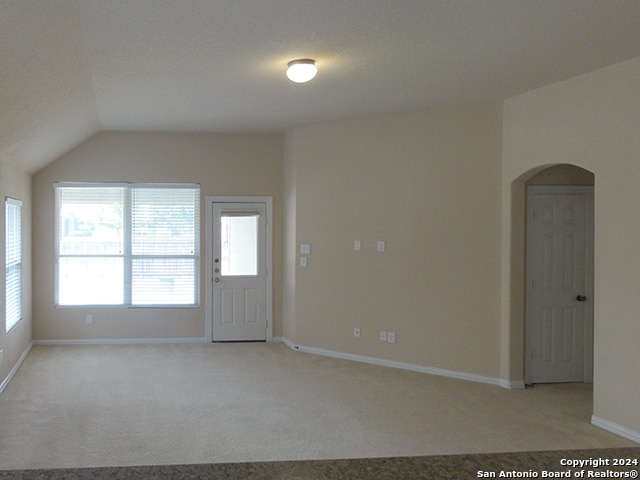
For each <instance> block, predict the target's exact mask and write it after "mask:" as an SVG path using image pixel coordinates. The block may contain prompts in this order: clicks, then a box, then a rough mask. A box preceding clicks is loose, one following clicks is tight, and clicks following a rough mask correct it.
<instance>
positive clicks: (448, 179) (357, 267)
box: [285, 105, 502, 378]
mask: <svg viewBox="0 0 640 480" xmlns="http://www.w3.org/2000/svg"><path fill="white" fill-rule="evenodd" d="M501 129H502V124H501V107H500V106H498V105H495V106H494V105H492V106H483V107H478V108H465V109H451V110H441V111H426V112H418V113H407V114H398V115H384V116H377V117H373V118H365V119H358V120H352V121H340V122H332V123H327V124H320V125H314V126H309V127H303V128H298V129H296V130H293V131H291V132H289V133H288V134H287V135H286V137H285V144H286V148H285V152H286V157H287V158H286V160H285V165H286V170H287V172H286V177H287V182H286V185H287V188H286V190H287V193H288V195H291V196H295V202H294V204H295V211H293V212H289V214H288V215H287V219H288V223H287V228H286V230H287V232H286V236H287V238H291V240H290V242H289V243H288V246H287V248H286V253H285V257H286V259H287V264H288V265H289V266H290V267H289V268H293V269H294V273H295V278H294V279H293V281H291V282H288V283H287V284H286V288H285V290H286V291H288V294H289V297H288V298H289V300H288V302H289V304H290V311H288V312H287V313H288V315H289V316H290V315H292V313H291V312H294V314H295V319H292V318H288V317H285V325H295V329H293V328H291V329H285V331H286V333H287V335H291V336H292V338H289V340H291V341H292V342H294V343H296V344H300V345H303V346H307V347H315V348H322V349H327V350H332V351H338V352H346V353H349V354H353V355H363V356H369V357H375V358H379V359H386V360H390V361H397V362H405V363H410V364H414V365H419V366H425V367H432V368H443V369H447V370H453V371H460V372H465V373H470V374H475V375H482V376H488V377H493V378H497V377H499V374H500V372H499V347H500V344H499V335H500V329H499V322H500V318H499V317H500V310H499V293H500V291H499V278H500V269H499V264H500V168H501V156H502V153H501ZM294 237H295V239H294ZM356 239H358V240H361V242H362V251H360V252H356V251H354V240H356ZM378 240H384V241H385V242H386V252H385V253H378V252H377V251H376V242H377V241H378ZM301 243H309V244H310V245H311V254H310V255H309V256H308V266H307V267H300V266H295V264H294V262H296V259H297V258H298V256H299V255H298V254H297V251H298V248H299V245H300V244H301ZM292 265H293V266H292ZM292 290H295V293H292ZM354 327H359V328H360V329H361V337H360V338H359V339H357V338H354V336H353V328H354ZM380 330H385V331H394V332H395V334H396V343H395V344H393V345H392V344H387V343H382V342H381V341H380V340H379V331H380Z"/></svg>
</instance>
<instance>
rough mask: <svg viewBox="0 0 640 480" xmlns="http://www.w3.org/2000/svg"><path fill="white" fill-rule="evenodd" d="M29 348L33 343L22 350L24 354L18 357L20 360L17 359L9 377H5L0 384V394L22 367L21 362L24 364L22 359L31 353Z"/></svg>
mask: <svg viewBox="0 0 640 480" xmlns="http://www.w3.org/2000/svg"><path fill="white" fill-rule="evenodd" d="M31 347H33V342H29V345H27V348H25V349H24V352H22V355H20V358H19V359H18V361H17V362H16V364H15V365H14V366H13V368H12V369H11V371H10V372H9V375H7V378H5V379H4V380H3V381H2V383H0V393H2V391H3V390H4V389H5V387H6V386H7V385H9V382H10V381H11V379H12V378H13V376H14V375H15V374H16V372H17V371H18V369H19V368H20V366H21V365H22V362H24V359H25V358H27V355H29V352H30V351H31Z"/></svg>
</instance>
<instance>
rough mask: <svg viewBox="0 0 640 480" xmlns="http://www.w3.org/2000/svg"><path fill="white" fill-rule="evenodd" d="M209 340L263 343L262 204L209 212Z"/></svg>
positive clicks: (265, 272) (264, 238) (230, 205)
mask: <svg viewBox="0 0 640 480" xmlns="http://www.w3.org/2000/svg"><path fill="white" fill-rule="evenodd" d="M211 212H212V221H211V227H212V232H211V238H212V241H211V248H212V251H211V257H212V260H211V261H212V264H211V266H210V267H211V278H212V283H211V288H212V295H211V299H212V305H211V308H212V310H213V311H212V319H213V320H212V323H213V326H212V340H213V341H214V342H220V341H223V342H224V341H264V340H266V339H267V326H268V325H267V316H268V315H267V275H268V270H267V267H268V265H267V229H266V225H267V221H268V220H267V214H266V204H265V203H262V202H233V203H232V202H228V203H227V202H214V203H213V204H212V208H211Z"/></svg>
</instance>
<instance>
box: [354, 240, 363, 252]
mask: <svg viewBox="0 0 640 480" xmlns="http://www.w3.org/2000/svg"><path fill="white" fill-rule="evenodd" d="M353 249H354V250H355V251H356V252H359V251H360V250H362V242H361V241H360V240H354V242H353Z"/></svg>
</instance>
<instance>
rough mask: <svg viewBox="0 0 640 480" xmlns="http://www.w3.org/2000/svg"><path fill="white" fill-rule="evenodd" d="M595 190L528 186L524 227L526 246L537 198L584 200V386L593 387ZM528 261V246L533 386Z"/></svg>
mask: <svg viewBox="0 0 640 480" xmlns="http://www.w3.org/2000/svg"><path fill="white" fill-rule="evenodd" d="M594 191H595V189H594V187H593V186H564V185H528V186H526V207H525V212H526V215H525V218H526V219H527V224H526V227H525V238H526V243H528V242H529V235H530V231H529V224H528V219H529V214H530V210H529V209H530V207H531V204H532V198H533V196H534V195H535V194H547V195H553V194H555V195H572V194H573V195H576V194H581V195H584V197H585V222H586V224H585V236H586V238H585V257H586V259H587V262H586V264H585V276H586V284H587V288H586V293H585V295H587V297H588V298H590V299H591V301H590V302H587V304H586V305H585V325H584V362H583V363H584V365H583V380H582V381H583V382H584V383H593V362H594V358H593V333H594V301H595V295H594V283H595V277H594V275H595V271H594V240H595V238H594V234H595V226H594ZM529 262H530V259H529V247H528V245H526V244H525V302H524V303H525V315H524V318H525V324H524V333H525V339H524V354H525V358H524V359H523V360H524V363H523V370H524V372H523V374H524V381H525V384H530V383H531V382H530V379H529V378H527V358H526V356H527V355H528V351H529V350H528V347H527V343H528V342H527V324H526V322H527V319H528V318H529V308H530V306H529V296H530V285H531V278H530V277H529V274H530V269H529V268H528V264H529Z"/></svg>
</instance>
